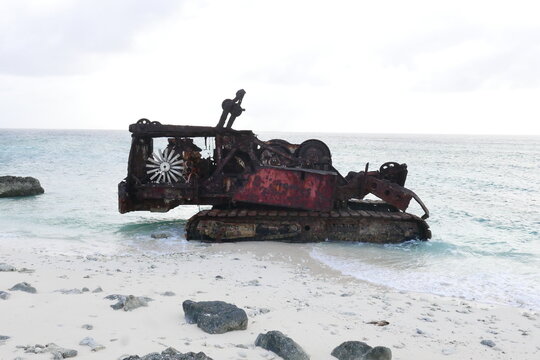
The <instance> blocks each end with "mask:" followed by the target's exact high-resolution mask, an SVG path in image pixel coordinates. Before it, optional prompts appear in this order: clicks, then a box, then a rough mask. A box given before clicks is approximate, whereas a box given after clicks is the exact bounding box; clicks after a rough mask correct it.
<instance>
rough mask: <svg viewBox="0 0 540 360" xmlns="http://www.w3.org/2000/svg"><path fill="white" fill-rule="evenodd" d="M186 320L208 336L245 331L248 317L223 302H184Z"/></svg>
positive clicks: (241, 311)
mask: <svg viewBox="0 0 540 360" xmlns="http://www.w3.org/2000/svg"><path fill="white" fill-rule="evenodd" d="M182 307H183V309H184V314H185V316H186V320H187V322H188V323H190V324H197V326H198V327H200V328H201V329H202V330H203V331H205V332H207V333H209V334H223V333H226V332H228V331H233V330H245V329H246V328H247V324H248V317H247V314H246V312H245V311H244V310H243V309H240V308H238V307H237V306H236V305H233V304H228V303H226V302H223V301H200V302H195V301H191V300H186V301H184V303H183V304H182Z"/></svg>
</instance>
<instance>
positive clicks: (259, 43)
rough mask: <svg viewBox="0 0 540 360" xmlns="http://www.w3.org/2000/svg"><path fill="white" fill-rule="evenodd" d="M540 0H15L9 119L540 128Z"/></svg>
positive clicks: (495, 130) (4, 124)
mask: <svg viewBox="0 0 540 360" xmlns="http://www.w3.org/2000/svg"><path fill="white" fill-rule="evenodd" d="M539 19H540V4H539V3H538V2H537V1H518V0H513V1H496V0H491V1H475V0H467V1H461V0H453V1H445V2H443V1H433V0H431V1H420V0H408V1H402V0H399V1H390V0H387V1H385V0H380V1H365V0H354V1H348V0H335V1H328V0H326V1H317V0H309V1H303V0H271V1H256V0H228V1H223V0H221V1H219V0H216V1H213V0H197V1H195V0H193V1H190V0H185V1H182V0H175V1H173V0H153V1H147V0H114V1H112V0H78V1H75V0H47V1H43V0H0V111H1V112H2V113H1V114H0V128H82V129H95V128H98V129H99V128H102V129H127V126H128V125H129V124H130V123H133V122H135V121H136V120H137V119H139V118H142V117H147V118H149V119H151V120H157V121H160V122H162V123H170V124H198V125H215V124H216V123H217V121H218V119H219V116H220V114H221V107H220V104H221V101H222V100H223V99H225V98H227V97H229V98H230V97H234V94H235V92H236V90H238V89H240V88H244V89H245V90H246V91H247V94H246V96H245V99H244V103H243V105H244V107H245V108H246V112H245V113H244V114H243V115H242V116H241V117H240V118H238V120H237V122H236V126H235V127H236V128H244V129H254V130H257V131H261V130H279V131H320V132H324V131H332V132H360V133H362V132H365V133H449V134H534V135H540V106H539V105H538V102H539V100H540V20H539Z"/></svg>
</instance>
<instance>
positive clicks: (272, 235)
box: [186, 210, 431, 243]
mask: <svg viewBox="0 0 540 360" xmlns="http://www.w3.org/2000/svg"><path fill="white" fill-rule="evenodd" d="M227 211H228V210H212V211H210V212H205V213H198V214H196V215H194V216H193V217H192V218H191V219H189V221H188V223H187V225H186V238H187V239H188V240H202V241H218V242H225V241H241V240H246V241H247V240H259V241H264V240H272V241H287V242H320V241H326V240H339V241H361V242H371V243H399V242H403V241H406V240H411V239H419V240H427V239H429V238H431V232H430V230H429V226H428V225H427V223H426V222H425V221H424V220H422V219H421V218H419V217H417V216H415V215H412V214H407V213H402V212H382V211H348V212H346V213H345V212H343V211H341V212H337V211H331V212H320V213H319V212H305V213H306V214H305V215H306V216H300V215H299V213H298V212H295V211H293V210H282V211H279V212H277V214H274V215H279V216H266V215H265V214H266V212H264V213H263V212H261V211H256V210H252V211H240V213H239V214H238V216H234V217H232V218H231V217H228V216H220V214H222V213H226V212H227Z"/></svg>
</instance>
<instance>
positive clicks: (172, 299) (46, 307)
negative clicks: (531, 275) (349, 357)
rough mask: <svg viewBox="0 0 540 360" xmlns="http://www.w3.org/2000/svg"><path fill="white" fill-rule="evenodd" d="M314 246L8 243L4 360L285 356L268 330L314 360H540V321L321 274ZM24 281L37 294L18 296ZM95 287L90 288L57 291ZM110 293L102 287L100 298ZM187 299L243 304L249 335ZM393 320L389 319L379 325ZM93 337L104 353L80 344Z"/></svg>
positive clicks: (0, 308) (0, 258)
mask: <svg viewBox="0 0 540 360" xmlns="http://www.w3.org/2000/svg"><path fill="white" fill-rule="evenodd" d="M308 248H309V247H308V246H306V245H302V244H285V243H253V242H249V243H233V244H213V245H204V244H201V246H198V247H197V249H196V251H191V252H185V253H173V254H165V255H164V254H157V253H156V254H153V253H151V252H147V253H143V252H141V251H136V250H134V249H130V248H126V249H125V251H123V252H121V253H119V254H117V255H110V254H109V255H99V254H96V255H88V256H84V255H74V254H61V253H58V252H56V251H54V252H53V251H47V250H46V244H45V245H43V244H42V246H40V247H39V248H37V247H24V246H18V245H16V244H15V243H10V242H9V241H7V240H3V241H2V242H0V263H4V264H9V265H11V266H13V267H15V268H16V269H17V270H18V271H3V272H0V291H6V292H8V293H9V294H10V295H9V297H8V298H7V299H6V300H2V299H0V335H3V336H9V337H10V338H9V339H7V340H4V341H0V359H16V358H18V359H29V360H32V359H50V358H52V357H51V354H49V353H47V354H31V353H25V352H24V349H22V348H20V346H26V345H36V344H42V345H45V344H48V343H55V344H57V345H58V346H61V347H63V348H68V349H75V350H77V352H78V355H77V357H76V359H122V358H123V357H124V356H126V355H134V354H138V355H140V356H142V355H145V354H148V353H151V352H161V351H163V350H164V349H165V348H167V347H169V346H171V347H174V348H176V349H177V350H179V351H181V352H189V351H193V352H199V351H202V352H204V353H205V354H206V355H207V356H210V357H211V358H213V359H216V360H217V359H279V357H278V356H277V355H275V354H274V353H272V352H269V351H267V350H264V349H262V348H260V347H255V345H254V342H255V339H256V337H257V335H258V334H259V333H263V332H267V331H269V330H280V331H281V332H283V333H285V334H286V335H288V336H289V337H291V338H292V339H294V340H295V341H296V342H297V343H298V344H300V345H301V346H302V348H303V349H304V350H305V351H306V352H307V353H308V354H309V355H310V356H311V359H335V358H334V357H332V356H331V355H330V353H331V351H332V349H334V348H335V347H336V346H338V345H339V344H341V343H342V342H344V341H348V340H358V341H364V342H366V343H367V344H369V345H370V346H378V345H381V346H386V347H389V348H390V349H391V350H392V354H393V357H392V358H393V359H396V360H410V359H426V360H428V359H429V360H433V359H459V360H462V359H520V360H524V359H530V360H532V359H539V358H540V315H539V314H538V313H535V312H534V311H530V310H527V309H520V308H514V307H509V306H499V305H490V304H483V303H476V302H473V301H466V300H462V299H458V298H447V297H440V296H434V295H429V294H418V293H409V292H403V291H401V292H399V291H395V290H392V289H387V288H383V287H379V286H375V285H372V284H370V283H366V282H361V281H358V280H356V279H354V278H351V277H347V276H343V275H341V274H340V273H338V272H335V271H333V270H330V269H328V268H324V267H322V266H321V265H320V264H319V263H317V262H316V261H314V260H312V259H311V258H310V256H309V253H308V250H307V249H308ZM25 268H26V270H25ZM28 269H30V270H28ZM20 282H27V283H29V284H30V285H31V286H33V287H35V288H36V290H37V292H36V293H35V294H31V293H27V292H23V291H15V290H13V291H9V290H8V289H10V288H11V287H12V286H13V285H15V284H17V283H20ZM84 287H86V288H88V289H89V290H90V291H85V292H82V293H80V294H63V293H62V292H59V291H58V290H61V289H64V290H70V289H78V290H82V288H84ZM99 287H101V288H102V289H103V292H93V291H94V290H95V289H97V288H99ZM165 292H173V293H174V295H172V294H170V293H169V294H168V295H169V296H165V295H163V293H165ZM110 294H124V295H130V294H132V295H136V296H147V297H150V298H152V299H153V301H150V302H149V304H148V306H147V307H141V308H137V309H134V310H132V311H123V310H113V309H112V308H111V307H110V305H112V304H114V301H111V300H106V299H104V297H105V296H107V295H110ZM187 299H191V300H195V301H206V300H223V301H226V302H229V303H232V304H235V305H237V306H238V307H240V308H243V309H244V310H245V311H246V312H247V314H248V318H249V324H248V327H247V330H240V331H232V332H228V333H225V334H219V335H212V334H207V333H205V332H203V331H202V330H201V329H199V328H198V327H197V326H196V325H193V324H188V323H187V321H186V320H185V318H184V313H183V310H182V302H183V301H184V300H187ZM383 320H384V321H387V322H388V323H389V324H388V325H386V326H377V325H374V324H369V322H372V321H383ZM85 324H86V325H91V329H90V330H88V329H86V328H83V325H85ZM87 327H88V326H87ZM85 337H92V338H93V339H94V340H95V341H96V342H97V343H98V344H100V345H103V346H104V349H101V350H98V351H92V350H91V348H90V347H89V346H85V345H79V343H80V342H81V340H82V339H84V338H85ZM482 340H491V341H492V343H489V344H490V345H493V344H494V346H492V347H491V346H488V345H484V344H481V341H482ZM18 346H19V347H18Z"/></svg>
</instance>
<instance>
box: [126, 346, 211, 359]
mask: <svg viewBox="0 0 540 360" xmlns="http://www.w3.org/2000/svg"><path fill="white" fill-rule="evenodd" d="M122 360H212V358H211V357H208V356H206V354H205V353H203V352H199V353H193V352H188V353H185V354H182V353H181V352H179V351H178V350H176V349H174V348H171V347H169V348H167V349H165V350H163V351H162V352H161V354H159V353H157V352H155V353H150V354H147V355H145V356H143V357H142V358H141V357H139V356H138V355H131V356H128V357H125V358H122Z"/></svg>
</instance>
